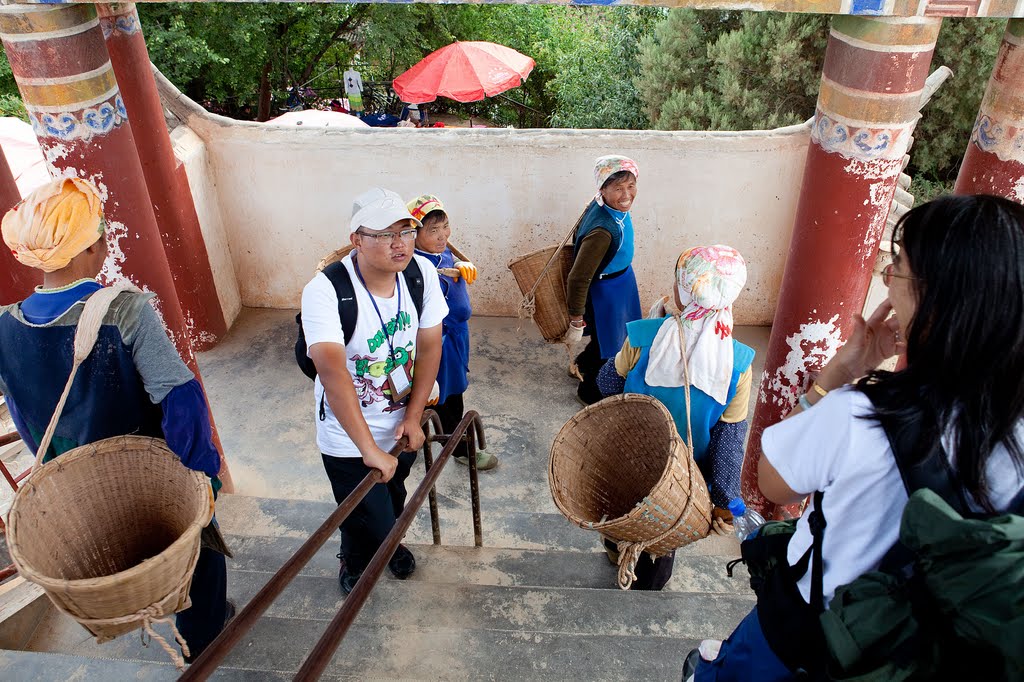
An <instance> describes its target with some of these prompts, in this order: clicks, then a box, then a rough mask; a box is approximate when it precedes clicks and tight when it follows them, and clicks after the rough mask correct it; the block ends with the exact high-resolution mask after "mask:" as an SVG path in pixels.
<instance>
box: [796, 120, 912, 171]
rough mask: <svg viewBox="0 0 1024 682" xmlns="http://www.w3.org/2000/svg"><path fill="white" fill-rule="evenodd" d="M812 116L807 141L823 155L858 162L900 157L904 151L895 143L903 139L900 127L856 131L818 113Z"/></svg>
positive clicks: (903, 131) (858, 129) (902, 131)
mask: <svg viewBox="0 0 1024 682" xmlns="http://www.w3.org/2000/svg"><path fill="white" fill-rule="evenodd" d="M814 116H815V120H814V124H813V126H812V128H811V138H812V139H813V140H815V141H816V142H817V143H818V144H819V145H821V148H822V149H824V150H825V151H827V152H833V153H836V154H839V155H841V156H843V157H845V158H848V159H855V160H858V161H873V160H875V159H895V158H899V157H901V156H903V153H904V151H905V150H904V149H902V148H901V147H900V144H899V143H900V142H901V141H902V140H904V139H906V137H907V135H905V134H904V133H905V132H906V129H905V128H904V127H899V128H856V127H853V126H850V125H847V124H845V123H841V122H840V121H837V120H835V119H833V118H831V117H830V116H828V115H827V114H825V113H824V112H822V111H821V110H818V111H817V112H815V115H814Z"/></svg>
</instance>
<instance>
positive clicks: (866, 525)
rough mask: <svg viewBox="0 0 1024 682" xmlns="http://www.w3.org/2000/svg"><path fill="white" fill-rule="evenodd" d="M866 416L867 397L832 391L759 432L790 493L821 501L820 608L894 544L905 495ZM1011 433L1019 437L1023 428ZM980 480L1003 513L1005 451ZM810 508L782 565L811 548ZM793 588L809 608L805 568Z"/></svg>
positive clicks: (1006, 500) (1007, 474) (1010, 472)
mask: <svg viewBox="0 0 1024 682" xmlns="http://www.w3.org/2000/svg"><path fill="white" fill-rule="evenodd" d="M871 411H872V406H871V401H870V400H869V399H868V398H867V396H865V395H864V394H863V393H861V392H860V391H857V390H855V389H853V388H844V389H841V390H837V391H832V392H831V393H830V394H829V395H828V396H826V397H825V398H823V399H822V400H821V401H819V402H818V403H817V404H816V405H815V406H814V408H813V409H810V410H806V411H804V412H802V413H800V414H797V415H794V416H793V417H790V418H789V419H786V420H785V421H782V422H779V423H778V424H775V425H773V426H771V427H769V428H767V429H765V431H764V434H763V435H762V437H761V447H762V449H763V450H764V454H765V456H766V457H767V458H768V461H769V462H770V463H771V465H772V466H773V467H775V470H776V471H778V472H779V475H780V476H782V478H783V480H784V481H785V482H786V484H787V485H788V486H789V487H790V488H792V489H793V490H794V491H796V492H799V493H812V492H814V491H817V490H820V491H822V492H823V493H824V497H823V498H822V505H821V506H822V512H823V513H824V515H825V522H826V524H827V526H826V528H825V539H824V544H823V545H822V556H823V557H824V568H825V573H824V576H823V582H824V593H825V603H826V604H827V603H828V601H829V600H831V599H832V595H833V594H834V593H835V590H836V588H837V587H839V586H840V585H845V584H846V583H849V582H851V581H853V580H854V579H856V578H857V577H859V576H860V575H861V574H862V573H865V572H867V571H874V570H876V569H877V568H878V565H879V563H880V562H881V560H882V557H884V556H885V553H886V552H888V551H889V548H890V547H892V545H894V544H895V543H896V541H897V540H898V539H899V532H900V517H901V516H902V514H903V508H904V507H905V506H906V504H907V492H906V489H905V488H904V487H903V480H902V478H901V477H900V472H899V469H898V468H897V466H896V459H895V458H894V457H893V454H892V450H891V449H890V447H889V440H888V438H887V437H886V435H885V430H884V429H882V427H881V426H879V425H878V423H877V422H875V421H871V420H868V419H863V418H862V417H863V416H865V415H868V414H870V413H871ZM1018 430H1019V431H1020V432H1021V435H1024V424H1022V425H1019V426H1018ZM943 444H944V446H945V448H946V452H947V453H951V452H952V451H953V450H952V439H951V438H944V439H943ZM986 474H987V481H988V482H989V487H990V489H991V493H990V494H991V499H992V502H993V503H994V505H995V506H996V508H998V509H1005V508H1006V506H1008V505H1009V504H1010V503H1011V502H1012V501H1013V498H1014V496H1015V495H1016V494H1017V492H1018V491H1019V490H1020V488H1021V486H1022V485H1024V481H1022V480H1021V479H1020V478H1019V477H1018V474H1017V471H1016V469H1015V467H1014V465H1013V461H1012V460H1011V459H1010V456H1009V454H1008V453H1007V452H1006V449H1005V448H1003V447H999V448H998V449H996V450H995V451H994V452H993V453H992V456H991V457H990V458H989V461H988V468H987V470H986ZM813 505H814V501H813V498H812V500H811V503H810V505H809V508H808V509H807V511H805V512H804V515H803V517H801V519H800V521H799V523H798V524H797V530H796V533H795V534H794V535H793V538H792V539H791V540H790V542H789V563H790V565H794V564H796V563H797V562H798V561H799V560H800V557H802V556H803V554H804V552H806V551H807V548H808V547H810V546H811V543H812V537H811V530H810V528H809V526H808V522H807V519H808V518H809V516H810V511H811V509H812V508H813ZM799 588H800V593H801V594H802V595H803V597H804V599H806V600H807V601H808V602H810V593H811V571H810V569H809V568H808V570H807V573H806V574H805V575H804V577H803V578H802V579H801V580H800V582H799Z"/></svg>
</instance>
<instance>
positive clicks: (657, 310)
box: [647, 296, 668, 320]
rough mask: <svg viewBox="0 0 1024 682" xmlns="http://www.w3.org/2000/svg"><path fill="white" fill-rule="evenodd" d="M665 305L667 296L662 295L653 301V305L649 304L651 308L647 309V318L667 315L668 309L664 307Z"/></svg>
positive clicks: (659, 317)
mask: <svg viewBox="0 0 1024 682" xmlns="http://www.w3.org/2000/svg"><path fill="white" fill-rule="evenodd" d="M667 305H668V296H662V297H661V298H659V299H658V300H657V301H655V302H654V305H652V306H651V309H650V310H648V311H647V319H648V320H658V319H661V318H663V317H665V315H668V310H666V309H665V306H667Z"/></svg>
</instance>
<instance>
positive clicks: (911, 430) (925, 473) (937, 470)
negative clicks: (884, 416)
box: [882, 420, 972, 516]
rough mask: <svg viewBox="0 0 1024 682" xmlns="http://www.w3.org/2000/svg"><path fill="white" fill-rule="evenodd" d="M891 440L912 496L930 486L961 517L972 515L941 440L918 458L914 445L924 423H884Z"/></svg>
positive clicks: (894, 455) (890, 443)
mask: <svg viewBox="0 0 1024 682" xmlns="http://www.w3.org/2000/svg"><path fill="white" fill-rule="evenodd" d="M882 426H883V428H884V430H885V435H886V437H887V438H888V439H889V447H890V448H892V454H893V457H894V458H895V460H896V467H897V468H898V469H899V472H900V477H901V478H902V479H903V486H904V487H905V488H906V489H907V495H908V496H909V495H913V494H914V493H915V492H917V491H918V490H921V489H922V488H928V489H929V490H931V491H932V492H934V493H935V494H936V495H938V496H939V497H941V498H942V499H943V500H944V501H945V502H946V503H947V504H948V505H949V506H950V507H952V508H953V509H954V510H955V511H956V512H957V513H958V514H960V515H961V516H970V515H971V514H972V512H971V509H970V506H969V505H968V504H967V498H966V497H964V492H963V490H962V489H961V488H960V486H958V485H957V483H956V480H955V479H954V478H953V469H952V467H951V466H950V465H949V458H948V456H947V455H946V450H945V448H943V447H942V441H941V440H939V441H937V442H936V443H935V444H934V445H933V446H932V447H931V449H930V450H929V452H928V455H927V456H926V457H925V458H924V459H923V460H921V461H915V458H914V454H913V453H914V445H915V444H917V443H919V442H920V440H921V424H920V422H919V421H918V420H914V421H912V422H909V423H906V424H902V425H900V426H898V427H897V426H896V425H893V424H883V425H882Z"/></svg>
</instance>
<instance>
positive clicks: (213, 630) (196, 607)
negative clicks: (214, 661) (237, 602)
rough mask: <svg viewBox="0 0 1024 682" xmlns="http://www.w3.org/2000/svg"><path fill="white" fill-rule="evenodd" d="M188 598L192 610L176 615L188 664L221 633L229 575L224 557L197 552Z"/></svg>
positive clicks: (203, 550)
mask: <svg viewBox="0 0 1024 682" xmlns="http://www.w3.org/2000/svg"><path fill="white" fill-rule="evenodd" d="M188 596H189V598H191V599H192V606H190V607H189V608H187V609H185V610H184V611H179V612H178V616H177V618H176V621H175V623H176V625H177V626H178V632H180V633H181V636H182V637H184V638H185V642H186V643H187V644H188V648H189V654H190V657H189V660H194V659H195V658H196V657H197V656H199V654H201V653H202V652H203V650H204V649H206V647H207V646H209V645H210V642H212V641H213V640H214V639H216V638H217V635H219V634H220V631H221V630H223V629H224V620H225V619H226V617H227V596H228V571H227V564H226V562H225V560H224V555H223V554H221V553H220V552H215V551H213V550H212V549H206V548H203V549H202V550H200V551H199V561H197V562H196V570H195V571H194V572H193V573H192V586H191V587H190V588H189V591H188Z"/></svg>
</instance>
